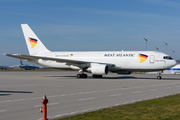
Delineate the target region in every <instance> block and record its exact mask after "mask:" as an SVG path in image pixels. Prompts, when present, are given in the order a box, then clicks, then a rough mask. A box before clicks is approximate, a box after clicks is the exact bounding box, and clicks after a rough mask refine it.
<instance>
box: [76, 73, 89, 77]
mask: <svg viewBox="0 0 180 120" xmlns="http://www.w3.org/2000/svg"><path fill="white" fill-rule="evenodd" d="M87 77H88V76H87V74H84V73H83V74H77V78H87Z"/></svg>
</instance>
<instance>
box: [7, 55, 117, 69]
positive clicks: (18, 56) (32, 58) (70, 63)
mask: <svg viewBox="0 0 180 120" xmlns="http://www.w3.org/2000/svg"><path fill="white" fill-rule="evenodd" d="M5 55H6V56H9V57H14V58H18V59H23V60H39V59H42V60H52V61H56V62H66V64H67V65H77V64H88V63H97V64H105V65H108V66H111V67H114V66H115V65H114V64H109V63H100V62H92V61H81V60H74V59H63V58H53V57H43V56H32V55H22V54H5Z"/></svg>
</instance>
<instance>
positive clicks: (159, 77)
mask: <svg viewBox="0 0 180 120" xmlns="http://www.w3.org/2000/svg"><path fill="white" fill-rule="evenodd" d="M157 79H158V80H160V79H162V77H161V71H160V72H159V76H157Z"/></svg>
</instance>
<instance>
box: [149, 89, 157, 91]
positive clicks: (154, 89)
mask: <svg viewBox="0 0 180 120" xmlns="http://www.w3.org/2000/svg"><path fill="white" fill-rule="evenodd" d="M156 90H158V89H151V90H149V91H156Z"/></svg>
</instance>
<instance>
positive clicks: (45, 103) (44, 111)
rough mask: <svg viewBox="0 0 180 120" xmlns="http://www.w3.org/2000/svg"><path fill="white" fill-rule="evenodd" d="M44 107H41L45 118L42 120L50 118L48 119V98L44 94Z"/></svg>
mask: <svg viewBox="0 0 180 120" xmlns="http://www.w3.org/2000/svg"><path fill="white" fill-rule="evenodd" d="M41 102H42V104H43V107H42V108H41V112H42V113H43V119H42V120H48V119H47V103H48V99H47V97H46V95H44V96H43V99H42V100H41Z"/></svg>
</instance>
